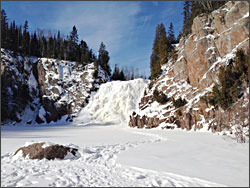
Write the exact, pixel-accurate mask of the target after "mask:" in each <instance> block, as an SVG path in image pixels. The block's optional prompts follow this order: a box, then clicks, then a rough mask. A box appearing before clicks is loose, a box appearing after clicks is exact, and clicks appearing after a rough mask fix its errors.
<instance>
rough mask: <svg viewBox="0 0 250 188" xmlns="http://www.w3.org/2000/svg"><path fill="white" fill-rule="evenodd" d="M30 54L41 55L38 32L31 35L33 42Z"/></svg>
mask: <svg viewBox="0 0 250 188" xmlns="http://www.w3.org/2000/svg"><path fill="white" fill-rule="evenodd" d="M30 55H32V56H36V57H39V56H40V52H39V42H38V39H37V36H36V32H34V34H33V35H32V36H31V42H30Z"/></svg>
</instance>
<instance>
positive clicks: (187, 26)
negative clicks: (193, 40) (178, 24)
mask: <svg viewBox="0 0 250 188" xmlns="http://www.w3.org/2000/svg"><path fill="white" fill-rule="evenodd" d="M183 9H184V10H183V29H182V33H183V36H184V37H185V36H187V35H188V34H189V33H190V32H191V23H190V2H189V1H185V3H184V8H183Z"/></svg>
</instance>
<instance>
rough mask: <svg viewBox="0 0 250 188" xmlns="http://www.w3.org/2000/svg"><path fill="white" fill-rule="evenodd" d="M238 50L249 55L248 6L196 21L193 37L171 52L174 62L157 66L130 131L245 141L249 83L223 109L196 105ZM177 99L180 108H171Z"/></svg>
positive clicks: (242, 3) (229, 5) (233, 7)
mask: <svg viewBox="0 0 250 188" xmlns="http://www.w3.org/2000/svg"><path fill="white" fill-rule="evenodd" d="M239 49H242V50H243V51H245V52H246V53H247V52H248V51H249V4H248V2H246V1H235V2H227V3H226V4H225V5H224V6H222V7H221V8H219V9H218V10H215V11H213V12H212V13H211V14H202V15H199V16H198V17H196V18H195V19H194V20H193V25H192V33H191V34H189V35H188V36H187V37H186V38H181V40H180V41H179V44H177V45H176V47H175V51H176V54H178V57H177V58H176V59H175V60H174V59H170V60H169V61H168V62H167V63H166V64H164V65H162V75H161V76H160V77H159V78H157V79H155V80H152V81H151V83H149V85H148V88H147V89H146V90H145V92H144V97H143V98H142V99H141V102H140V108H139V110H138V111H136V112H134V113H133V114H132V115H131V116H130V122H129V126H131V127H139V128H143V127H144V128H153V127H161V128H167V129H174V128H182V129H187V130H200V131H208V130H209V131H210V130H211V131H213V132H216V131H219V132H221V134H231V135H236V136H237V135H238V138H239V139H243V140H245V139H246V138H248V137H249V125H248V123H249V118H248V106H249V90H248V86H249V84H248V83H246V82H245V83H244V84H243V88H242V95H241V97H240V98H239V99H238V100H237V102H235V103H234V104H233V106H232V107H231V108H230V109H228V110H223V109H222V108H220V107H215V106H214V105H211V104H209V103H205V102H204V101H203V100H201V99H202V97H203V96H205V95H207V94H209V93H211V92H212V88H213V86H214V84H216V83H218V73H219V68H220V67H227V66H228V65H229V64H230V63H232V62H234V59H235V56H236V52H237V50H239ZM155 90H157V92H158V93H163V94H165V95H166V96H167V97H168V99H169V100H168V102H166V103H165V104H160V103H159V101H158V102H157V101H156V97H155V96H154V95H155V93H154V91H155ZM178 99H180V100H179V102H180V104H181V103H182V104H181V105H179V106H177V107H176V105H174V102H176V101H178ZM181 99H182V100H181Z"/></svg>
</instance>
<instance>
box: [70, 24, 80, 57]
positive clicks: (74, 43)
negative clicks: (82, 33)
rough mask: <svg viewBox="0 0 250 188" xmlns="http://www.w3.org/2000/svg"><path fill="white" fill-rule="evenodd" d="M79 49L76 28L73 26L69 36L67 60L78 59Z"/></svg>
mask: <svg viewBox="0 0 250 188" xmlns="http://www.w3.org/2000/svg"><path fill="white" fill-rule="evenodd" d="M79 51H80V50H79V46H78V34H77V29H76V27H75V26H73V29H72V31H71V33H70V37H69V60H71V61H79V58H78V57H79V55H78V54H79Z"/></svg>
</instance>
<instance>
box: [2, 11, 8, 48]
mask: <svg viewBox="0 0 250 188" xmlns="http://www.w3.org/2000/svg"><path fill="white" fill-rule="evenodd" d="M7 21H8V19H7V15H6V12H5V10H4V9H2V10H1V45H2V47H4V48H6V46H7V43H8V42H7V32H8V22H7Z"/></svg>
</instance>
